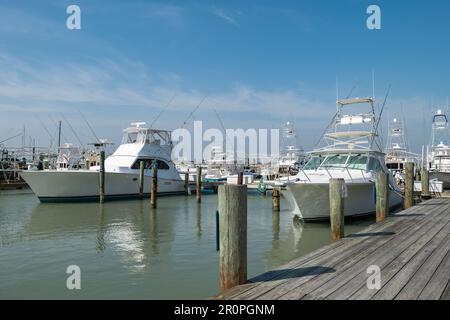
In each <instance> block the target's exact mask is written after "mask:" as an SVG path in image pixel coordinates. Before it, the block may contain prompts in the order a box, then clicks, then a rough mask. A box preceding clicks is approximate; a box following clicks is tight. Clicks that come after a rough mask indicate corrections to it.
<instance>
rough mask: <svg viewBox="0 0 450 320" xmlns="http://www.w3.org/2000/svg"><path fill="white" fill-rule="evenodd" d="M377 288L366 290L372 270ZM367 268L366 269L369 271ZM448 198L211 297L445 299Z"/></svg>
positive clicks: (448, 295) (449, 255) (449, 268)
mask: <svg viewBox="0 0 450 320" xmlns="http://www.w3.org/2000/svg"><path fill="white" fill-rule="evenodd" d="M370 266H378V267H379V269H380V270H381V275H380V276H381V288H380V289H377V288H375V289H373V288H372V289H369V287H368V285H367V282H368V280H369V282H370V283H373V282H372V281H371V280H370V279H369V278H373V271H372V270H373V269H369V270H368V268H369V267H370ZM368 271H371V272H368ZM449 279H450V199H448V198H438V199H432V200H429V201H426V202H422V203H420V204H418V205H416V206H414V207H412V208H410V209H407V210H404V211H401V212H399V213H397V214H395V215H391V216H389V217H388V218H387V219H385V220H384V221H383V222H381V223H378V224H374V225H372V226H370V227H369V228H367V229H365V230H363V231H361V232H359V233H356V234H351V235H346V237H345V238H344V239H342V240H339V241H337V242H335V243H333V244H331V245H328V246H325V247H323V248H321V249H319V250H316V251H313V252H311V253H309V254H307V255H305V256H303V257H300V258H298V259H296V260H293V261H291V262H289V263H288V264H286V265H283V266H281V267H279V268H277V269H274V270H271V271H268V272H266V273H264V274H262V275H259V276H257V277H255V278H253V279H250V280H249V281H248V283H247V284H244V285H241V286H237V287H234V288H232V289H229V290H227V291H224V292H222V293H221V294H219V295H217V296H216V297H214V299H244V300H246V299H249V300H253V299H266V300H274V299H284V300H290V299H295V300H297V299H339V300H341V299H389V300H391V299H433V300H437V299H445V300H449V299H450V281H449Z"/></svg>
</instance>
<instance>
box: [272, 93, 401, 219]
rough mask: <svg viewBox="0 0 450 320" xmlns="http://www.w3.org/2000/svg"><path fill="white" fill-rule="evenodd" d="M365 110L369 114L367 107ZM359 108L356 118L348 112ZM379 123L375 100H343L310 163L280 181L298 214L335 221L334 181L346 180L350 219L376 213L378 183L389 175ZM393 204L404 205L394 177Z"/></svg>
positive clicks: (392, 186)
mask: <svg viewBox="0 0 450 320" xmlns="http://www.w3.org/2000/svg"><path fill="white" fill-rule="evenodd" d="M362 105H364V106H365V109H364V108H363V107H362ZM355 107H356V113H352V114H350V113H348V110H349V109H351V108H353V109H354V108H355ZM377 127H378V119H377V117H376V115H375V109H374V100H373V99H372V98H353V99H344V100H339V101H337V112H336V115H335V116H334V117H333V120H332V122H331V124H330V125H329V126H328V128H327V130H326V132H325V134H324V135H323V137H322V139H321V141H320V144H321V146H320V145H319V146H318V147H317V148H316V149H314V150H313V151H312V152H310V153H309V154H310V159H309V161H308V163H307V164H306V165H305V166H304V167H303V168H302V169H301V170H300V171H299V173H298V174H297V175H296V176H293V177H286V178H284V179H282V180H280V183H283V184H284V185H285V186H286V190H285V191H284V195H285V196H286V198H287V199H288V201H289V202H290V203H291V205H292V207H293V210H294V214H295V215H298V216H299V217H300V218H302V219H304V220H326V219H329V216H330V208H329V180H330V179H331V178H343V179H344V180H345V186H346V192H345V194H346V199H345V201H344V203H345V204H344V214H345V216H358V215H366V214H370V213H373V212H375V201H374V190H375V189H374V179H375V175H376V173H378V172H385V173H388V169H387V167H386V165H385V161H384V153H382V152H381V143H380V139H379V137H378V134H377ZM389 184H390V193H389V203H390V206H391V207H394V206H398V205H399V204H400V203H401V199H402V198H401V196H400V189H398V187H397V186H396V185H395V183H394V182H393V181H392V177H391V176H390V181H389Z"/></svg>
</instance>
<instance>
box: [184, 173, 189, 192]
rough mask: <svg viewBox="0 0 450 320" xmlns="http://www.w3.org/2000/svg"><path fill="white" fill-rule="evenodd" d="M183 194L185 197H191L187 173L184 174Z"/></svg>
mask: <svg viewBox="0 0 450 320" xmlns="http://www.w3.org/2000/svg"><path fill="white" fill-rule="evenodd" d="M184 192H185V194H186V195H187V196H190V195H191V189H190V188H189V172H186V173H185V174H184Z"/></svg>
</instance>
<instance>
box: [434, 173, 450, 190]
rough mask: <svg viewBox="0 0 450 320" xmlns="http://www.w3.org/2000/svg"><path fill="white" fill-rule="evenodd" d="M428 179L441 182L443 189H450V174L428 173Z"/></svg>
mask: <svg viewBox="0 0 450 320" xmlns="http://www.w3.org/2000/svg"><path fill="white" fill-rule="evenodd" d="M430 179H437V180H439V181H442V186H443V188H444V189H450V172H437V171H430Z"/></svg>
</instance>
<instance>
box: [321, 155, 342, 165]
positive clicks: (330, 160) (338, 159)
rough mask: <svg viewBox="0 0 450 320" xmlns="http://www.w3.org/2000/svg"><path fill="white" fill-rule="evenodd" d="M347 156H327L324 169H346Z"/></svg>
mask: <svg viewBox="0 0 450 320" xmlns="http://www.w3.org/2000/svg"><path fill="white" fill-rule="evenodd" d="M347 159H348V155H347V154H335V155H330V156H327V157H326V159H325V161H324V162H323V163H322V165H321V167H324V168H345V164H346V163H347Z"/></svg>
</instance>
